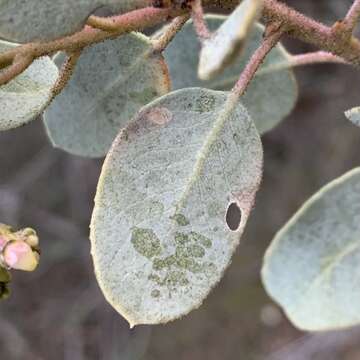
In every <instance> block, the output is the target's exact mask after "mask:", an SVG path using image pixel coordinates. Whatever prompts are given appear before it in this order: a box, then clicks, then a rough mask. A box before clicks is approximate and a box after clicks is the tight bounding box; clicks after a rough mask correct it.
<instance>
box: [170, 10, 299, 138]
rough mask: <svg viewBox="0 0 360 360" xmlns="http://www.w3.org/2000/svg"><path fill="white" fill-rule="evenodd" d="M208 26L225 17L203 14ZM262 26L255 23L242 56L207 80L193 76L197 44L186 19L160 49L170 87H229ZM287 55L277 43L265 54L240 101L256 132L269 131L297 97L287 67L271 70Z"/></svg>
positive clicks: (256, 43) (213, 27)
mask: <svg viewBox="0 0 360 360" xmlns="http://www.w3.org/2000/svg"><path fill="white" fill-rule="evenodd" d="M206 19H207V23H208V26H209V28H210V29H211V30H213V31H214V30H216V29H217V28H218V27H219V26H220V25H221V24H222V23H223V21H224V20H225V19H226V17H225V16H219V15H208V16H206ZM263 30H264V28H263V27H262V26H261V25H259V24H258V25H256V26H255V28H254V30H253V31H252V32H251V35H250V38H249V39H248V41H247V42H246V46H245V49H244V51H243V52H242V55H241V56H240V57H239V58H238V59H237V60H236V62H235V64H234V65H233V66H230V67H228V68H227V69H226V70H225V71H224V72H223V73H222V74H221V75H220V76H218V77H216V78H214V79H213V80H210V81H201V80H199V79H198V77H197V68H198V62H199V58H198V54H199V51H200V45H199V43H198V41H197V36H196V34H195V31H194V29H193V26H192V23H191V22H187V23H186V24H185V26H184V27H183V29H182V30H181V31H180V32H179V33H178V34H177V35H176V37H175V39H174V40H173V41H172V42H171V43H170V45H169V46H168V47H167V48H166V50H165V52H164V57H165V60H166V63H167V64H168V67H169V70H170V75H171V82H172V86H173V89H181V88H186V87H191V86H198V87H205V88H210V89H214V90H230V89H231V88H232V86H233V85H234V84H235V82H236V80H237V79H238V77H239V75H240V73H241V71H242V69H243V68H244V66H245V65H246V63H247V61H248V60H249V58H250V56H251V55H252V54H253V52H254V51H255V50H256V49H257V47H258V46H259V45H260V43H261V41H262V35H263ZM288 57H289V55H288V54H287V52H286V50H285V49H284V48H283V47H282V46H281V45H280V44H279V45H277V46H276V47H275V48H274V49H273V50H272V51H271V52H270V54H269V55H268V56H267V57H266V59H265V61H264V64H263V65H262V67H261V68H260V69H261V70H260V73H259V75H257V76H256V77H255V78H254V79H253V80H252V82H251V84H250V86H249V88H248V90H247V92H246V93H245V95H244V96H242V102H243V104H244V105H245V106H246V107H247V109H248V111H249V112H250V114H251V117H252V118H253V120H254V122H255V125H256V127H257V129H258V131H259V133H260V134H264V133H265V132H267V131H269V130H271V129H272V128H273V127H275V126H276V125H277V124H278V123H279V122H280V121H281V120H282V119H283V118H284V117H286V116H287V115H288V114H289V113H290V112H291V110H292V109H293V107H294V105H295V103H296V99H297V85H296V81H295V78H294V74H293V71H292V70H291V69H285V70H284V69H282V70H277V71H272V70H273V69H274V68H276V66H277V65H278V64H281V66H284V63H285V62H287V61H288Z"/></svg>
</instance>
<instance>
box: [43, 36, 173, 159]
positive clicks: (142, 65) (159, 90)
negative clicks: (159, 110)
mask: <svg viewBox="0 0 360 360" xmlns="http://www.w3.org/2000/svg"><path fill="white" fill-rule="evenodd" d="M58 57H60V58H63V54H61V53H60V54H59V55H58ZM55 61H56V62H57V60H56V59H55ZM169 90H170V84H169V75H168V70H167V66H166V64H165V62H164V60H163V57H162V56H161V55H159V54H154V53H153V52H152V47H151V43H150V41H149V40H148V38H147V37H146V36H144V35H142V34H138V33H131V34H129V35H125V36H122V37H120V38H118V39H115V40H109V41H106V42H104V43H101V44H97V45H95V46H93V47H91V48H88V49H86V50H84V52H83V53H82V55H81V56H80V59H79V61H78V63H77V65H76V68H75V71H74V74H73V75H72V77H71V79H70V81H69V83H68V84H67V86H66V87H65V89H64V90H63V91H62V92H61V93H60V95H59V96H57V97H56V98H55V100H54V101H53V103H52V104H51V106H50V107H49V108H48V109H47V110H46V112H45V114H44V121H45V124H46V128H47V131H48V135H49V137H50V140H51V142H52V143H53V145H54V146H56V147H59V148H61V149H63V150H66V151H68V152H70V153H72V154H76V155H81V156H89V157H101V156H104V155H105V154H106V153H107V151H108V150H109V148H110V145H111V143H112V142H113V140H114V139H115V137H116V135H117V134H118V132H119V130H120V129H121V128H122V127H124V126H125V125H126V124H127V123H128V122H129V121H130V120H131V118H132V117H133V116H134V115H135V113H136V112H137V111H138V110H139V109H140V108H141V107H142V106H143V105H145V104H147V103H148V102H150V101H151V100H153V99H154V98H156V97H158V96H160V95H163V94H165V93H167V92H168V91H169Z"/></svg>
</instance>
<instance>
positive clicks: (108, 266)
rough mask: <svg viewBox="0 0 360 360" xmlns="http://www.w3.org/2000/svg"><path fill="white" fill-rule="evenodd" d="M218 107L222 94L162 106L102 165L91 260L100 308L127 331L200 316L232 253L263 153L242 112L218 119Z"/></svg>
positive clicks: (141, 117) (123, 137) (199, 92)
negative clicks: (196, 312) (114, 313)
mask: <svg viewBox="0 0 360 360" xmlns="http://www.w3.org/2000/svg"><path fill="white" fill-rule="evenodd" d="M225 101H226V93H224V92H216V91H212V90H207V89H200V88H193V89H184V90H179V91H175V92H172V93H170V94H168V95H166V96H163V97H161V98H159V99H157V100H155V101H153V102H152V103H151V104H149V105H147V106H145V107H144V108H143V109H142V110H141V111H140V113H139V114H138V116H137V117H136V118H135V119H134V121H132V122H131V123H130V124H129V125H128V127H127V128H125V129H124V130H123V131H122V132H121V133H120V135H119V136H118V138H117V139H116V140H115V142H114V143H113V145H112V148H111V150H110V152H109V154H108V155H107V158H106V160H105V164H104V166H103V170H102V174H101V176H100V182H99V185H98V190H97V194H96V198H95V209H94V213H93V216H92V221H91V235H90V238H91V244H92V250H91V253H92V255H93V259H94V265H95V272H96V276H97V279H98V281H99V284H100V286H101V288H102V290H103V292H104V294H105V296H106V298H107V300H108V301H109V302H110V303H111V304H112V305H113V306H114V307H115V308H116V309H117V310H118V311H119V312H120V313H121V314H122V315H123V316H124V317H125V318H126V319H127V320H128V321H129V322H130V324H131V326H134V325H136V324H156V323H164V322H167V321H170V320H173V319H176V318H178V317H181V316H183V315H185V314H187V313H188V312H189V311H191V310H192V309H194V308H197V307H198V306H200V304H201V303H202V301H203V299H204V298H205V297H206V296H207V295H208V293H209V292H210V290H211V289H212V288H213V287H214V286H215V284H216V283H217V282H218V281H219V280H220V278H221V276H222V274H223V272H224V270H225V269H226V267H227V266H228V265H229V263H230V258H231V256H232V254H233V252H234V250H235V248H236V247H237V245H238V243H239V239H240V236H241V234H242V232H243V230H244V227H245V224H246V222H247V219H248V216H249V213H250V211H251V208H252V206H253V203H254V198H255V193H256V191H257V189H258V187H259V183H260V179H261V174H262V146H261V142H260V138H259V135H258V132H257V130H256V128H255V126H254V124H253V122H252V120H251V118H250V116H249V115H248V113H247V111H246V110H245V108H244V107H243V106H242V105H241V104H239V105H238V106H237V107H236V109H234V110H233V111H229V110H228V109H227V108H225V110H224V104H225ZM230 204H232V205H230ZM229 205H230V207H231V210H232V211H233V215H235V216H234V218H233V219H230V215H229V214H228V212H227V209H228V208H229ZM239 208H240V209H241V214H240V210H239ZM234 210H235V211H234ZM228 224H229V225H228ZM229 227H231V229H233V231H232V230H230V228H229Z"/></svg>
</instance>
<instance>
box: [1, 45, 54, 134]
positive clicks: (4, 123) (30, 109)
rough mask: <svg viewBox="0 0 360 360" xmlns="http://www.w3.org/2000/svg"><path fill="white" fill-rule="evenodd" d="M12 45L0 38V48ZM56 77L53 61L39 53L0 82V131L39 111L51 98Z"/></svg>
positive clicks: (26, 121) (29, 118)
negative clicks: (12, 75)
mask: <svg viewBox="0 0 360 360" xmlns="http://www.w3.org/2000/svg"><path fill="white" fill-rule="evenodd" d="M16 46H17V45H16V44H13V43H8V42H5V41H0V52H3V51H6V50H8V49H11V48H13V47H16ZM0 71H1V70H0ZM57 77H58V69H57V67H56V65H55V64H54V63H53V62H52V60H51V59H50V58H48V57H43V58H41V59H38V60H35V61H34V62H33V63H32V64H31V65H30V66H29V67H28V68H27V70H25V71H24V72H23V73H22V74H20V75H18V76H17V77H16V78H15V79H13V80H11V81H10V82H9V83H8V84H6V85H3V86H0V131H2V130H9V129H13V128H16V127H19V126H22V125H24V124H26V123H28V122H29V121H31V120H33V119H35V118H36V117H37V116H38V115H40V114H41V113H42V111H43V110H44V108H45V107H46V106H47V105H48V104H49V102H50V100H51V97H52V91H51V89H52V87H53V86H54V85H55V83H56V80H57Z"/></svg>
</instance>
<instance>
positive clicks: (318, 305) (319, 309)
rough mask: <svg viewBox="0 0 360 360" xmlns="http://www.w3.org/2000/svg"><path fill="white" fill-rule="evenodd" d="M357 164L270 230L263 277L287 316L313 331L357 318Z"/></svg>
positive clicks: (359, 255) (359, 211)
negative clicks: (271, 236) (273, 233)
mask: <svg viewBox="0 0 360 360" xmlns="http://www.w3.org/2000/svg"><path fill="white" fill-rule="evenodd" d="M359 264H360V168H356V169H354V170H352V171H350V172H348V173H347V174H345V175H343V176H342V177H340V178H338V179H336V180H334V181H333V182H331V183H330V184H328V185H326V186H325V187H324V188H323V189H321V190H320V191H319V192H318V193H317V194H315V195H314V196H313V197H312V198H310V200H308V201H307V202H306V203H305V204H304V206H303V207H302V208H301V209H300V210H299V211H298V212H297V213H296V214H295V215H294V217H293V218H292V219H291V220H290V221H289V222H288V223H287V224H286V225H285V226H284V227H283V228H282V229H281V230H280V231H279V233H278V234H277V235H276V236H275V239H274V240H273V242H272V244H271V246H270V247H269V249H268V250H267V252H266V256H265V259H264V266H263V270H262V278H263V283H264V285H265V287H266V289H267V291H268V293H269V294H270V296H271V297H272V298H273V299H274V300H275V301H276V302H278V303H279V304H280V305H281V306H282V307H283V308H284V310H285V312H286V314H287V315H288V317H289V318H290V320H291V321H292V322H293V323H294V324H295V325H296V326H297V327H299V328H301V329H304V330H311V331H318V330H329V329H337V328H344V327H348V326H351V325H356V324H360V267H359Z"/></svg>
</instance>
